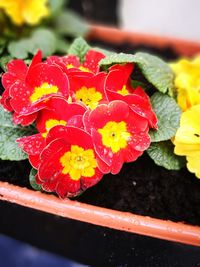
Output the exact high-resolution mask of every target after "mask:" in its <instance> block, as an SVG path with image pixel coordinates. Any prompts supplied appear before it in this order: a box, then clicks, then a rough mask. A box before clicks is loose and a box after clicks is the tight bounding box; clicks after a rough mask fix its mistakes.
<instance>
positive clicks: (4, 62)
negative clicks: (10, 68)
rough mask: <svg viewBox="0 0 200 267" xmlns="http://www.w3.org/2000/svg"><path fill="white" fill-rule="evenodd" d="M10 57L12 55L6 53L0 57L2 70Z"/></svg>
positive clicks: (4, 69)
mask: <svg viewBox="0 0 200 267" xmlns="http://www.w3.org/2000/svg"><path fill="white" fill-rule="evenodd" d="M11 59H12V57H11V56H8V55H6V56H2V57H0V67H1V68H2V69H3V71H6V65H7V63H8V62H9V61H10V60H11Z"/></svg>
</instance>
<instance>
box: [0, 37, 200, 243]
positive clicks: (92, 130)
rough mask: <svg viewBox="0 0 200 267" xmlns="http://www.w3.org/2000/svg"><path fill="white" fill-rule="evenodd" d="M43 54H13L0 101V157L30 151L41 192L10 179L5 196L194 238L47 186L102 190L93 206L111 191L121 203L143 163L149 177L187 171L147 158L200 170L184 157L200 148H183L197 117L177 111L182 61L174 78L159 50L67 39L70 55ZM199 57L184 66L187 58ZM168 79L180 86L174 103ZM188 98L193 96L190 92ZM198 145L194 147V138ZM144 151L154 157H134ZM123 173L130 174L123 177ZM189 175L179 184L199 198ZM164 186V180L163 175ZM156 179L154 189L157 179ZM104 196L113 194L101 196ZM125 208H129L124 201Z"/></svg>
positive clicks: (177, 227)
mask: <svg viewBox="0 0 200 267" xmlns="http://www.w3.org/2000/svg"><path fill="white" fill-rule="evenodd" d="M41 57H42V55H41V52H40V51H39V52H38V53H37V54H36V55H35V56H34V58H33V60H32V62H31V63H30V64H29V65H28V66H27V65H26V64H25V62H24V61H23V60H14V61H11V62H10V63H9V64H8V65H7V72H6V73H5V74H4V75H3V78H2V83H3V86H4V88H5V91H4V93H3V95H2V99H1V103H2V105H3V107H4V108H5V109H6V110H7V111H9V112H10V113H8V112H6V111H5V110H4V109H3V108H1V121H2V135H1V136H2V137H1V138H2V140H3V141H2V145H1V158H2V159H9V160H22V159H25V158H27V157H29V161H30V163H31V165H32V166H33V169H32V170H31V173H30V177H29V178H30V182H31V185H32V186H33V187H34V188H35V189H37V190H42V191H43V192H42V193H41V194H40V195H38V194H35V192H33V191H30V190H28V189H24V188H22V189H20V188H17V190H15V189H16V187H12V186H11V187H10V185H7V184H4V183H1V199H9V201H11V202H16V203H19V204H22V205H25V206H28V207H34V208H36V209H39V210H41V211H47V212H50V213H53V214H58V215H61V216H66V217H69V218H74V219H78V220H82V221H86V222H90V223H95V224H102V225H103V226H109V227H113V228H116V229H121V230H122V229H125V230H126V231H131V232H137V233H142V234H147V235H150V236H156V237H161V238H166V239H169V240H177V241H179V242H185V243H189V244H196V245H198V244H199V227H195V226H189V225H184V224H176V223H173V222H168V223H167V224H165V223H166V222H164V223H163V222H161V223H160V221H159V220H156V219H151V218H149V217H142V216H137V215H131V214H130V213H128V214H127V213H121V212H118V211H111V212H110V211H109V210H106V209H102V208H100V207H93V208H92V206H88V205H86V204H80V203H79V202H76V201H75V200H63V199H61V200H60V199H58V198H56V197H54V196H50V195H48V194H46V193H45V191H47V192H53V193H57V194H58V195H59V196H60V197H61V198H66V197H77V195H80V193H82V192H83V191H85V190H86V189H87V190H86V192H85V193H84V194H82V195H81V196H79V197H78V198H77V200H79V201H82V202H87V203H90V204H93V203H94V204H96V203H97V202H98V204H99V203H101V199H100V196H103V198H104V202H105V203H103V204H99V205H102V206H104V207H105V206H106V205H107V204H108V205H107V207H110V206H109V205H110V203H112V199H114V202H115V203H117V205H115V207H116V209H119V210H123V204H124V203H123V202H124V199H125V200H126V199H127V196H126V195H127V191H124V189H123V187H122V184H123V185H124V184H126V183H128V187H130V181H131V184H132V187H130V188H129V190H128V191H131V192H133V195H134V193H136V192H137V190H135V188H136V187H137V184H138V183H140V181H139V179H140V180H141V179H142V178H141V177H140V175H141V174H142V173H144V172H145V171H144V169H145V168H146V169H147V170H148V172H149V171H150V170H151V169H153V170H154V172H153V175H154V176H155V175H156V173H157V172H158V176H160V174H161V172H165V176H166V173H167V175H170V174H172V176H173V177H175V179H176V180H177V177H176V175H177V174H178V173H180V174H181V175H183V174H184V175H185V172H186V170H184V171H183V172H181V171H164V169H163V168H161V167H158V168H157V167H155V164H154V165H153V161H154V162H155V163H156V164H157V165H160V166H163V167H165V168H167V169H168V170H179V169H180V168H181V167H184V166H185V164H186V159H185V157H184V156H187V160H188V162H190V163H191V164H192V167H191V164H189V169H190V170H191V171H192V172H195V173H197V175H198V170H197V171H196V169H195V168H197V166H196V160H193V161H190V158H188V157H190V156H195V155H196V156H197V155H198V153H197V154H195V152H196V150H194V151H192V152H194V154H195V155H194V154H192V155H190V154H187V153H186V152H185V150H184V149H185V147H186V145H185V144H184V141H186V140H182V139H181V136H183V134H182V133H184V134H185V135H186V134H187V132H186V130H185V129H187V127H188V123H190V124H191V125H193V123H192V122H191V121H190V120H193V117H192V118H190V115H189V119H190V120H189V121H188V117H187V114H188V113H187V112H188V111H187V110H186V113H185V112H184V113H183V114H186V117H185V115H181V113H182V112H181V108H180V107H179V105H180V102H181V101H182V102H187V103H188V94H187V92H186V93H185V94H183V91H182V86H180V85H181V83H180V82H181V81H182V80H183V79H182V78H180V76H179V74H180V75H186V76H187V75H189V74H188V71H187V68H186V71H185V72H184V68H182V69H181V67H180V63H179V65H176V64H174V65H172V69H174V72H175V73H177V78H176V79H175V84H174V73H173V71H172V69H171V68H170V67H169V65H168V64H166V63H165V62H164V61H162V60H161V59H159V58H157V57H155V56H152V55H149V54H146V53H136V54H135V55H130V54H123V53H120V54H116V53H113V52H108V51H105V50H102V49H97V48H94V49H92V48H91V47H90V46H89V45H88V44H87V43H86V42H85V41H84V40H83V39H80V38H79V39H77V40H75V42H74V43H73V44H72V45H71V46H70V48H69V51H68V55H67V56H63V57H61V56H50V57H48V58H47V59H46V60H45V61H43V62H42V59H41ZM195 62H196V61H195ZM195 62H193V63H189V62H187V63H185V65H186V66H187V64H188V65H189V64H192V66H193V64H195V65H196V63H195ZM197 62H198V59H197ZM181 64H182V63H181ZM183 66H184V64H183ZM189 66H190V65H189ZM197 69H198V64H197ZM194 74H196V72H195V71H194ZM184 77H185V76H184ZM195 77H196V76H193V78H195ZM190 80H191V79H189V78H188V81H190ZM184 81H185V79H184ZM174 85H176V87H178V88H180V90H179V91H178V104H179V105H178V104H177V101H176V99H177V97H176V95H177V91H176V90H175V86H174ZM195 92H196V91H195ZM192 96H193V95H192ZM195 97H196V96H195ZM180 99H181V100H180ZM183 99H184V100H183ZM195 99H196V98H195ZM190 104H191V105H193V103H190ZM194 104H198V103H196V100H195V101H194ZM180 106H181V105H180ZM181 107H182V106H181ZM187 107H188V108H189V107H190V105H188V104H187ZM182 108H183V107H182ZM192 109H193V108H192ZM195 109H196V106H195ZM189 112H190V109H189ZM195 112H196V111H195ZM191 116H192V115H191ZM180 117H181V124H180V127H179V121H180ZM13 121H14V123H13ZM185 121H186V122H185ZM194 122H196V120H195V121H194ZM185 125H186V126H185ZM184 127H185V128H184ZM5 129H6V131H5ZM194 129H195V130H196V128H192V131H191V132H190V133H189V134H192V136H195V137H194V138H195V140H196V139H197V140H198V136H197V135H198V132H194ZM177 130H178V131H177ZM184 131H185V132H184ZM8 132H9V135H8ZM8 136H9V138H8ZM174 136H175V139H174ZM186 137H187V136H186ZM188 138H190V135H189V137H188ZM15 140H17V142H18V144H17V143H16V142H15ZM190 141H191V140H190ZM192 141H193V139H192ZM174 144H175V147H176V150H175V152H176V154H180V155H181V156H179V155H176V154H174V152H173V151H174ZM189 144H190V145H191V142H189ZM8 147H9V149H8ZM20 147H21V148H22V149H20ZM187 147H188V146H187ZM190 147H191V148H192V147H193V146H192V145H191V146H190ZM194 147H195V149H196V148H197V149H198V145H197V146H196V145H195V146H194ZM22 150H24V152H25V153H24V152H22ZM145 150H146V151H147V154H148V155H149V156H150V157H151V158H152V159H153V161H151V160H150V161H149V160H147V157H146V156H142V157H141V158H140V159H138V157H140V156H141V155H142V154H143V152H144V151H145ZM187 152H188V150H187ZM136 159H138V160H137V161H136V162H134V163H127V164H126V165H125V166H124V167H123V169H122V171H121V172H120V170H121V168H122V165H123V164H124V163H125V162H133V161H135V160H136ZM194 165H195V166H194ZM138 170H139V171H140V173H141V174H140V175H139V172H138ZM108 173H111V174H112V175H108ZM117 173H119V174H118V175H116V176H114V175H113V174H117ZM135 174H137V176H138V177H139V178H137V177H136V175H135ZM149 174H150V173H147V178H148V175H149ZM186 175H188V174H186ZM123 176H124V177H123ZM128 176H130V177H131V179H130V180H129V182H128ZM102 177H103V179H102ZM122 177H123V178H122ZM133 177H134V178H133ZM147 178H146V180H145V181H144V183H146V181H147ZM179 179H180V176H179ZM187 179H188V180H187ZM189 179H190V180H191V181H192V182H189V183H188V182H184V183H185V187H186V186H188V185H189V184H192V189H193V190H194V192H195V195H197V199H198V193H197V192H198V191H199V190H198V187H197V186H198V185H199V181H198V179H197V178H195V177H194V176H193V177H192V178H190V177H187V176H186V177H185V178H184V180H185V181H189ZM100 180H101V181H100ZM115 180H116V181H117V183H116V184H117V186H118V188H119V189H118V191H117V189H116V186H114V187H112V183H113V184H114V183H115V182H114V181H115ZM156 182H157V183H158V179H157V180H156ZM165 182H166V180H164V183H165ZM97 183H98V184H97ZM180 183H181V182H180ZM182 183H183V181H182ZM95 184H97V185H96V186H95V187H93V188H90V189H89V187H91V186H93V185H95ZM160 185H161V187H163V186H164V187H165V188H166V186H165V185H163V184H162V183H161V184H160ZM157 186H158V190H160V189H159V184H158V185H157ZM126 187H127V186H126ZM96 188H97V189H96ZM98 188H99V189H98ZM151 188H152V184H151ZM126 190H127V188H126ZM141 190H142V189H141V188H139V191H141ZM152 190H153V189H151V192H152ZM170 190H172V189H171V188H169V189H168V190H167V192H170ZM106 191H107V192H106ZM115 191H116V192H117V193H115ZM17 192H18V193H17ZM90 192H91V193H90ZM105 192H106V193H107V195H106V194H104V193H105ZM119 192H123V194H122V195H121V199H116V194H117V198H118V197H119ZM175 192H177V191H175ZM142 194H143V192H142ZM142 194H141V195H142ZM161 194H162V193H161ZM108 195H110V199H111V200H108V201H107V199H109V198H108ZM141 195H140V198H141ZM105 199H106V201H107V202H106V201H105ZM150 199H151V202H150V204H149V205H151V204H152V203H153V202H154V201H153V198H152V193H151V198H148V201H150ZM140 201H142V200H141V199H140ZM169 201H170V200H169ZM196 202H197V200H196ZM120 203H122V205H120ZM145 203H146V202H145ZM191 203H192V202H191ZM165 204H166V203H165ZM119 205H120V206H119ZM149 205H148V206H149ZM125 209H126V211H130V209H129V210H128V209H127V207H126V208H125ZM197 214H198V213H197ZM146 215H149V214H148V213H147V214H146ZM157 216H158V217H159V215H157ZM197 220H198V219H197Z"/></svg>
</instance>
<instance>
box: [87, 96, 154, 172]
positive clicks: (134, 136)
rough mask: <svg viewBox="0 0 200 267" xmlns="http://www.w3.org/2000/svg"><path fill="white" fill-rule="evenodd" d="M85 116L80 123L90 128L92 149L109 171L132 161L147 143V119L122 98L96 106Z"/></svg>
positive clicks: (116, 170) (114, 170) (113, 170)
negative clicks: (93, 148)
mask: <svg viewBox="0 0 200 267" xmlns="http://www.w3.org/2000/svg"><path fill="white" fill-rule="evenodd" d="M86 115H87V116H85V117H84V124H85V126H86V129H90V132H91V135H92V138H93V142H94V146H95V150H96V152H97V154H98V155H99V157H100V158H101V159H102V160H103V161H104V162H105V163H106V164H107V168H108V169H109V171H111V173H112V174H116V173H118V172H119V171H120V169H121V167H122V165H123V163H124V162H131V161H134V160H136V159H137V158H138V157H139V156H140V155H142V153H143V151H144V150H145V149H147V148H148V146H149V145H150V137H149V135H148V131H149V127H148V121H147V120H146V119H145V118H142V117H141V116H139V115H138V114H136V113H135V112H133V111H132V110H131V109H130V107H129V106H128V104H126V103H125V102H123V101H117V100H116V101H112V102H110V103H109V104H108V105H105V104H102V105H99V106H98V107H96V108H95V109H94V110H92V111H91V112H90V113H87V114H86ZM105 172H106V170H105Z"/></svg>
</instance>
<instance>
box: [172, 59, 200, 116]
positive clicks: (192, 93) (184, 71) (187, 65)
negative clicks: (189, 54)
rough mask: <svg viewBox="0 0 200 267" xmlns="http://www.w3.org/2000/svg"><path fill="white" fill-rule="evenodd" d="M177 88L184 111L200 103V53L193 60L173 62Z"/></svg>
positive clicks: (180, 104) (179, 102) (178, 97)
mask: <svg viewBox="0 0 200 267" xmlns="http://www.w3.org/2000/svg"><path fill="white" fill-rule="evenodd" d="M170 66H171V68H172V69H173V71H174V73H175V86H176V88H177V101H178V104H179V106H180V107H181V109H182V110H183V111H185V110H187V109H188V108H190V107H192V106H194V105H198V104H200V55H199V56H197V57H195V58H194V59H192V60H188V59H181V60H179V61H178V62H177V63H172V64H171V65H170Z"/></svg>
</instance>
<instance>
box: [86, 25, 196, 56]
mask: <svg viewBox="0 0 200 267" xmlns="http://www.w3.org/2000/svg"><path fill="white" fill-rule="evenodd" d="M87 38H88V39H93V38H96V39H98V40H101V41H106V42H108V43H111V44H112V43H113V44H118V45H120V44H122V43H126V42H127V43H134V44H136V45H140V44H148V45H150V46H154V47H157V48H161V49H162V48H165V47H172V48H173V49H174V50H175V51H176V52H177V53H178V54H181V55H183V56H186V57H188V56H192V55H194V54H197V53H200V41H197V40H187V39H182V38H176V37H172V36H171V37H168V36H160V35H156V34H149V33H141V32H134V31H126V30H125V31H124V30H121V29H119V28H115V27H108V26H104V25H95V24H92V25H90V30H89V34H88V36H87Z"/></svg>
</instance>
